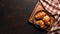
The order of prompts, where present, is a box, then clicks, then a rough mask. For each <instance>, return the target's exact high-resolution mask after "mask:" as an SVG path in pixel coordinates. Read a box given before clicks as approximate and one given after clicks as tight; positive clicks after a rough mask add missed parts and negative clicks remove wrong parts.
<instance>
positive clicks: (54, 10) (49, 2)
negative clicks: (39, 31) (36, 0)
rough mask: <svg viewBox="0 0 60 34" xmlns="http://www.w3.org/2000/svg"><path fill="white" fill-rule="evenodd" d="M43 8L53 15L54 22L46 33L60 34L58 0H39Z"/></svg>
mask: <svg viewBox="0 0 60 34" xmlns="http://www.w3.org/2000/svg"><path fill="white" fill-rule="evenodd" d="M40 2H41V3H42V5H43V7H44V8H45V10H47V11H48V12H49V13H51V14H52V15H55V16H54V17H55V19H56V21H55V24H54V25H53V26H52V28H51V30H50V32H48V34H60V16H59V15H60V2H59V1H58V0H40Z"/></svg>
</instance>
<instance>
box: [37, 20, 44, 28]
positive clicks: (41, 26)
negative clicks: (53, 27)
mask: <svg viewBox="0 0 60 34" xmlns="http://www.w3.org/2000/svg"><path fill="white" fill-rule="evenodd" d="M36 24H37V25H39V26H40V28H44V27H45V24H44V22H43V20H38V21H36Z"/></svg>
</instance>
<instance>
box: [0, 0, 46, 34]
mask: <svg viewBox="0 0 60 34" xmlns="http://www.w3.org/2000/svg"><path fill="white" fill-rule="evenodd" d="M37 1H38V0H1V1H0V4H1V6H0V15H1V16H0V34H45V33H46V32H45V31H44V30H41V29H37V28H36V27H35V26H33V25H32V24H30V23H28V18H29V16H30V15H31V12H32V11H33V9H34V7H35V5H36V3H37Z"/></svg>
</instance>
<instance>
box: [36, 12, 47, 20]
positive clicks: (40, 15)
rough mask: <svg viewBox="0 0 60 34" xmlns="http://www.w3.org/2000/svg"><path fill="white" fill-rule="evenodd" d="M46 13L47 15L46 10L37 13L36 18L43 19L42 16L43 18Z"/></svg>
mask: <svg viewBox="0 0 60 34" xmlns="http://www.w3.org/2000/svg"><path fill="white" fill-rule="evenodd" d="M45 15H46V13H45V12H39V13H37V14H36V15H35V18H36V19H41V18H43V17H44V16H45Z"/></svg>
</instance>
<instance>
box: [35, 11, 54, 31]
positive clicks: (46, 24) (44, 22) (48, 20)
mask: <svg viewBox="0 0 60 34" xmlns="http://www.w3.org/2000/svg"><path fill="white" fill-rule="evenodd" d="M34 23H35V24H36V25H38V26H39V27H40V28H42V29H47V30H50V28H51V27H52V25H53V24H54V18H53V17H52V16H49V15H48V14H47V13H46V12H44V11H41V12H38V13H36V15H35V22H34Z"/></svg>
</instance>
